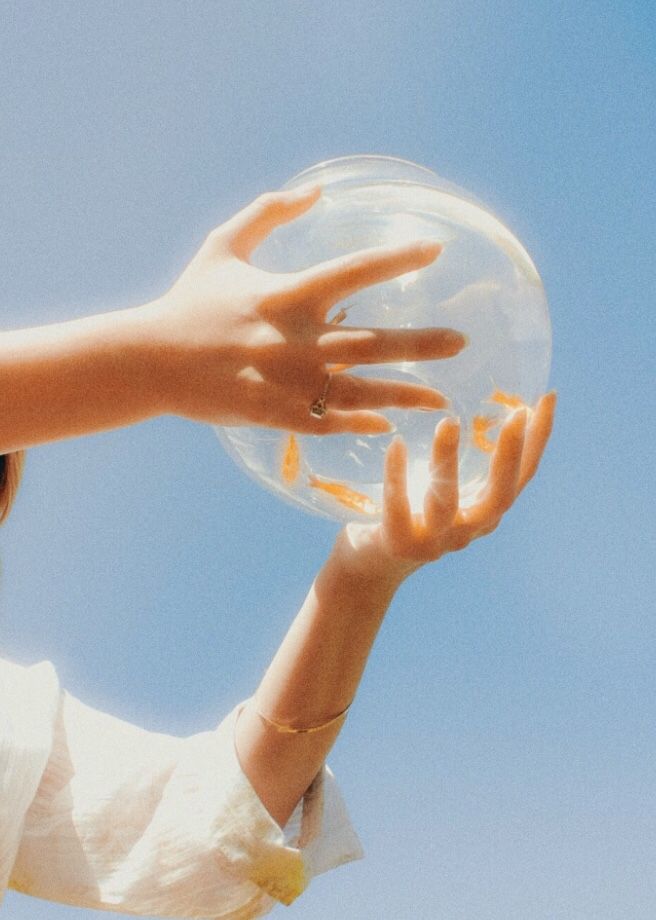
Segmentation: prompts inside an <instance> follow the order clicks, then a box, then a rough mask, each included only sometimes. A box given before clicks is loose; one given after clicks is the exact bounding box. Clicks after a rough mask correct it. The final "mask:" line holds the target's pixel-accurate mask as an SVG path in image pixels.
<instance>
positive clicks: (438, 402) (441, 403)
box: [417, 393, 451, 412]
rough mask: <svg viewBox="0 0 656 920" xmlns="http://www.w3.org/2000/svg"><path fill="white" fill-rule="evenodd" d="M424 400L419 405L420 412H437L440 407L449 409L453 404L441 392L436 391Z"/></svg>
mask: <svg viewBox="0 0 656 920" xmlns="http://www.w3.org/2000/svg"><path fill="white" fill-rule="evenodd" d="M424 400H425V401H424V402H423V403H422V404H421V405H420V406H417V409H419V411H420V412H435V411H437V410H438V409H448V407H449V406H450V405H451V401H450V400H448V399H447V398H446V396H442V394H441V393H434V394H432V395H431V396H428V397H424Z"/></svg>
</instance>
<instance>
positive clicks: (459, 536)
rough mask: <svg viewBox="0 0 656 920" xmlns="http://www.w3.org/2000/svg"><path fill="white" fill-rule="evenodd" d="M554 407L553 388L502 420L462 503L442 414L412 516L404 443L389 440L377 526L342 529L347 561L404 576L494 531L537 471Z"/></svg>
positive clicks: (454, 439)
mask: <svg viewBox="0 0 656 920" xmlns="http://www.w3.org/2000/svg"><path fill="white" fill-rule="evenodd" d="M555 405H556V396H555V393H549V394H547V395H545V396H543V397H542V398H541V399H540V400H539V402H538V403H537V405H536V406H535V408H534V409H533V410H530V409H528V408H525V409H520V410H517V411H516V412H514V413H513V415H511V416H510V417H509V418H508V419H507V420H506V422H505V424H504V425H503V427H502V429H501V432H500V434H499V438H498V440H497V444H496V447H495V450H494V454H493V456H492V460H491V463H490V473H489V477H488V482H487V486H486V488H485V491H484V493H483V495H482V496H481V498H480V499H479V501H478V502H477V503H476V504H475V505H472V506H471V507H469V508H461V507H460V504H459V494H458V440H459V424H458V422H457V421H456V420H454V419H443V420H442V421H441V422H440V424H439V425H438V426H437V428H436V431H435V438H434V441H433V449H432V455H431V460H430V469H431V483H430V486H429V488H428V491H427V492H426V496H425V499H424V509H423V513H420V514H413V513H412V511H411V509H410V502H409V500H408V491H407V481H406V479H407V451H406V446H405V444H404V442H403V440H402V439H401V438H395V439H394V441H393V442H392V444H391V445H390V447H389V449H388V451H387V455H386V458H385V483H384V501H383V519H382V521H381V523H380V524H359V523H351V524H349V525H347V527H346V528H345V530H344V531H343V536H342V541H343V548H344V549H346V550H347V551H350V553H351V555H352V561H353V562H355V563H356V564H357V565H358V566H359V567H361V568H362V569H363V570H369V571H372V570H373V569H374V568H376V569H378V570H379V571H381V572H384V573H386V572H388V571H389V572H390V573H392V574H398V575H400V576H401V577H405V576H406V575H407V574H409V573H410V572H412V571H414V570H415V569H417V568H419V567H420V566H421V565H424V564H425V563H426V562H430V561H434V560H436V559H439V557H440V556H443V555H444V554H445V553H449V552H453V551H455V550H458V549H462V548H464V547H465V546H467V545H468V544H469V543H471V541H472V540H475V539H476V538H477V537H480V536H483V535H485V534H488V533H490V532H491V531H493V530H494V529H495V528H496V526H497V525H498V523H499V521H500V520H501V518H502V517H503V515H504V513H505V512H506V511H507V510H508V508H510V506H511V505H512V504H513V502H514V500H515V498H516V497H517V495H519V493H520V492H521V491H522V489H523V488H524V486H525V485H526V484H527V482H528V481H529V480H530V479H531V478H532V476H533V475H534V474H535V472H536V470H537V468H538V464H539V462H540V458H541V456H542V453H543V451H544V448H545V446H546V444H547V441H548V439H549V434H550V432H551V428H552V425H553V416H554V411H555Z"/></svg>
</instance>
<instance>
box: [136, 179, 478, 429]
mask: <svg viewBox="0 0 656 920" xmlns="http://www.w3.org/2000/svg"><path fill="white" fill-rule="evenodd" d="M319 196H320V188H319V187H311V188H304V189H297V190H294V191H282V192H274V193H270V194H266V195H262V196H261V197H260V198H258V199H257V200H256V201H255V202H253V203H252V204H251V205H249V206H248V207H247V208H245V209H244V210H243V211H241V212H240V213H238V214H237V215H236V216H234V217H233V218H232V219H231V220H229V221H228V222H227V223H225V224H223V225H222V226H220V227H218V228H217V229H216V230H213V231H212V232H211V233H210V235H209V236H208V238H207V239H206V240H205V242H204V244H203V245H202V247H201V248H200V250H199V252H198V253H197V255H196V256H195V257H194V259H193V260H192V262H191V263H190V264H189V266H188V267H187V269H186V270H185V271H184V273H183V274H182V276H181V277H180V278H179V280H178V281H177V282H176V284H175V285H174V286H173V288H172V289H171V290H170V291H169V292H168V293H167V294H166V295H165V296H164V297H162V298H161V299H159V300H157V301H155V302H154V303H152V304H148V305H147V306H146V307H144V308H142V311H143V315H144V316H145V317H146V318H147V320H146V321H147V322H151V328H152V330H153V333H154V336H155V339H156V344H157V347H158V348H159V347H160V346H161V348H160V353H161V354H162V355H163V364H164V370H163V381H162V385H163V387H164V394H165V395H164V403H165V406H166V408H165V411H168V412H170V413H173V414H176V415H182V416H185V417H187V418H191V419H194V420H196V421H202V422H209V423H214V424H221V425H235V424H256V425H263V426H267V427H274V428H285V429H288V430H290V431H298V432H310V433H313V434H328V433H331V432H332V433H334V432H344V431H352V432H360V433H368V434H372V433H380V432H384V431H389V430H390V426H389V424H388V422H387V421H386V419H385V418H384V416H382V415H380V414H379V413H377V412H374V411H371V410H374V409H379V408H381V407H383V406H403V407H422V408H440V407H442V406H444V405H445V403H446V400H445V399H444V397H443V396H442V395H441V394H440V393H438V392H436V391H435V390H433V389H431V388H429V387H423V386H415V385H410V384H407V383H401V382H398V383H397V382H390V381H387V380H373V379H366V380H365V379H361V378H358V377H355V376H351V375H349V374H346V373H339V374H335V375H334V376H333V377H332V379H331V388H330V400H329V408H328V411H327V413H326V415H325V416H324V417H323V418H322V419H316V418H314V417H312V416H311V415H310V406H311V405H312V403H313V402H314V401H315V400H316V399H317V397H319V396H320V395H321V393H322V390H323V388H324V383H325V380H326V376H327V373H328V370H329V369H330V367H331V366H332V365H356V364H371V363H381V362H390V361H417V360H428V359H435V358H448V357H451V356H453V355H456V354H457V353H458V352H459V351H460V350H461V349H462V348H463V347H464V345H465V338H464V336H462V335H460V334H459V333H457V332H455V331H454V330H450V329H419V330H409V329H404V330H396V329H356V328H348V327H343V326H339V325H336V324H334V323H331V322H329V320H328V318H327V314H328V312H329V310H330V309H331V307H332V306H333V305H334V304H335V303H337V302H338V301H340V300H342V299H343V298H344V297H347V296H349V295H351V294H353V293H355V292H356V291H358V290H360V289H361V288H364V287H366V286H368V285H372V284H377V283H379V282H382V281H387V280H389V279H390V278H394V277H396V276H397V275H401V274H404V273H405V272H409V271H415V270H417V269H420V268H422V267H423V266H426V265H428V264H429V263H431V262H432V261H433V260H434V259H435V258H436V257H437V256H438V255H439V253H440V251H441V247H440V245H439V244H438V243H435V242H428V241H418V242H417V243H413V244H406V245H404V246H401V247H397V248H394V249H391V248H385V249H383V248H377V249H369V250H363V251H360V252H356V253H353V254H350V255H347V256H343V257H341V258H338V259H333V260H331V261H328V262H324V263H321V264H319V265H316V266H313V267H311V268H308V269H306V270H304V271H300V272H292V273H285V274H272V273H270V272H266V271H263V270H261V269H258V268H256V267H255V266H253V265H251V264H250V263H249V257H250V255H251V253H252V252H253V250H254V249H255V248H256V247H257V246H258V244H259V243H261V242H262V241H263V240H264V239H265V238H266V237H267V235H268V234H269V233H271V231H272V230H273V229H274V228H275V227H277V226H278V225H280V224H284V223H286V222H288V221H291V220H293V219H294V218H296V217H298V216H300V215H301V214H303V213H304V212H305V211H307V210H308V209H309V208H310V207H311V206H312V205H313V204H314V203H315V202H316V201H317V199H318V198H319Z"/></svg>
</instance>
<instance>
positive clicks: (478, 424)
mask: <svg viewBox="0 0 656 920" xmlns="http://www.w3.org/2000/svg"><path fill="white" fill-rule="evenodd" d="M498 424H499V420H498V419H496V418H490V417H489V416H487V415H475V416H474V418H473V420H472V425H473V431H472V440H473V442H474V444H475V445H476V447H478V448H479V450H484V451H485V453H486V454H491V453H492V451H493V450H494V441H490V439H489V438H488V436H487V433H488V431H489V430H490V428H494V426H495V425H498Z"/></svg>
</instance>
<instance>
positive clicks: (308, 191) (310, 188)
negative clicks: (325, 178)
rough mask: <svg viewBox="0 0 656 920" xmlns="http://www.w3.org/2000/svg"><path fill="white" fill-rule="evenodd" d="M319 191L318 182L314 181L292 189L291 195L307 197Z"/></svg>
mask: <svg viewBox="0 0 656 920" xmlns="http://www.w3.org/2000/svg"><path fill="white" fill-rule="evenodd" d="M320 191H321V185H320V183H318V182H315V183H313V184H312V185H301V186H299V187H298V188H295V189H292V195H293V196H294V197H295V198H309V197H310V196H311V195H316V193H317V192H320Z"/></svg>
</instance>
